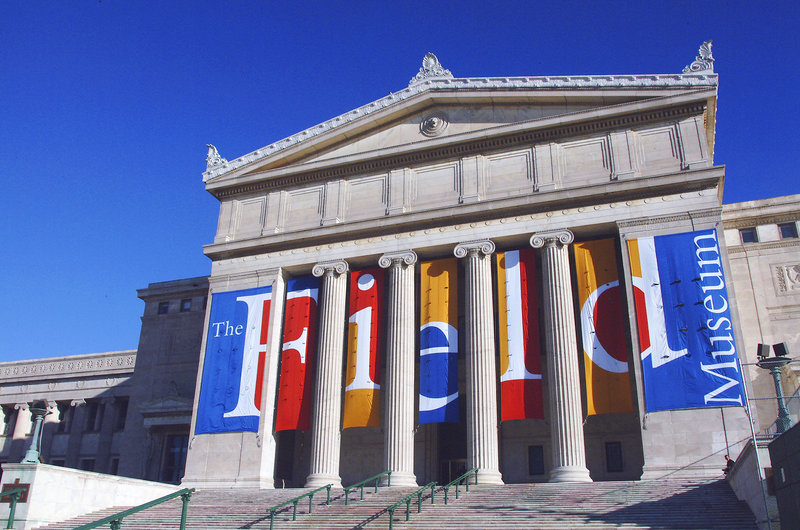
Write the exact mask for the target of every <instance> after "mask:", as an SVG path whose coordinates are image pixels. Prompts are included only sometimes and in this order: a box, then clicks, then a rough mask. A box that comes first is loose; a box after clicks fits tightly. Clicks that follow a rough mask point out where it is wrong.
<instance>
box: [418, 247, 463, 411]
mask: <svg viewBox="0 0 800 530" xmlns="http://www.w3.org/2000/svg"><path fill="white" fill-rule="evenodd" d="M457 275H458V262H457V261H456V259H455V258H449V259H442V260H437V261H426V262H423V263H422V264H421V265H420V319H419V320H420V329H419V356H420V359H419V372H420V373H419V423H420V425H422V424H423V423H440V422H458V421H459V420H458V331H457V329H456V326H457V325H458V296H457V286H458V283H457V280H458V277H457Z"/></svg>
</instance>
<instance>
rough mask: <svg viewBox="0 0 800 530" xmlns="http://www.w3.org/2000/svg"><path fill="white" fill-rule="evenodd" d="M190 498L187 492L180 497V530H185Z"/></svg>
mask: <svg viewBox="0 0 800 530" xmlns="http://www.w3.org/2000/svg"><path fill="white" fill-rule="evenodd" d="M191 498H192V492H191V491H187V492H186V493H184V494H182V495H181V501H183V506H182V507H181V530H186V515H187V514H188V512H189V501H190V500H191ZM270 522H271V521H270Z"/></svg>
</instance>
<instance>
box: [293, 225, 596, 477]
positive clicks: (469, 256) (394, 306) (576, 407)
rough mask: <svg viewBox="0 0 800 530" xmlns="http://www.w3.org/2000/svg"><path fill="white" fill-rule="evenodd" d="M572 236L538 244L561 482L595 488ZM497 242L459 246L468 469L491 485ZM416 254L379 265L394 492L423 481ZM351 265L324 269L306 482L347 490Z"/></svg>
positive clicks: (390, 257)
mask: <svg viewBox="0 0 800 530" xmlns="http://www.w3.org/2000/svg"><path fill="white" fill-rule="evenodd" d="M573 239H574V237H573V235H572V232H570V231H568V230H560V231H555V232H542V233H538V234H534V235H533V236H532V237H531V240H530V243H531V246H533V247H534V248H541V249H543V250H542V274H543V285H544V293H543V294H544V296H543V298H544V314H545V329H544V332H545V336H546V338H547V350H546V351H547V355H548V362H547V366H548V382H549V389H550V392H549V397H550V399H549V401H550V416H549V417H550V423H551V431H552V443H553V469H552V471H551V474H550V480H551V481H554V482H590V481H591V479H590V478H589V471H588V469H587V468H586V461H585V460H586V459H585V450H584V440H583V423H582V411H581V399H580V375H579V372H578V357H577V352H578V345H577V341H576V336H575V320H574V309H573V304H572V288H571V281H570V270H569V255H568V250H567V245H569V244H570V243H572V241H573ZM494 251H495V245H494V243H493V242H491V241H489V240H482V241H472V242H466V243H461V244H459V245H457V246H456V247H455V249H454V254H455V256H456V257H458V258H462V259H465V270H466V278H465V291H466V301H465V316H466V318H465V345H466V352H465V353H466V360H467V389H466V399H467V418H466V421H467V458H468V460H467V466H468V467H470V468H472V467H475V468H478V469H479V476H480V481H481V483H483V484H489V483H493V484H502V477H501V474H500V469H499V448H498V421H497V405H498V404H497V382H496V381H497V370H496V366H495V340H494V325H495V324H494V307H493V292H492V274H491V256H492V254H493V253H494ZM416 261H417V256H416V254H415V253H414V252H413V251H411V250H408V251H404V252H397V253H389V254H385V255H383V256H382V257H381V258H380V260H379V265H380V266H381V267H382V268H386V269H388V270H389V279H388V297H389V305H388V311H387V313H388V318H387V341H386V372H387V373H386V378H385V381H386V382H385V390H386V392H385V398H384V399H385V401H384V403H385V409H384V410H385V414H384V418H385V431H384V433H385V436H384V466H385V469H389V470H391V471H392V481H391V483H392V486H410V485H414V484H416V477H415V475H414V401H415V395H414V362H415V354H416V349H415V332H416V326H415V321H414V315H415V312H414V296H415V291H414V264H415V263H416ZM347 271H348V267H347V264H346V263H345V262H343V261H339V262H332V263H320V264H318V265H316V266H315V267H314V270H313V274H314V275H315V276H317V277H320V276H323V285H322V296H321V304H320V333H319V346H318V348H317V352H318V353H317V356H316V362H317V369H316V385H315V388H314V410H313V415H312V425H311V429H312V432H311V470H310V475H309V476H308V479H307V483H306V486H307V487H318V486H322V485H325V484H331V483H332V484H334V485H336V486H339V485H341V479H340V477H339V451H340V440H341V432H340V422H341V392H342V374H341V365H342V361H343V351H344V324H343V323H344V322H345V321H346V313H345V298H346V276H345V273H346V272H347Z"/></svg>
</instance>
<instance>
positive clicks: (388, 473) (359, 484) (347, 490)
mask: <svg viewBox="0 0 800 530" xmlns="http://www.w3.org/2000/svg"><path fill="white" fill-rule="evenodd" d="M384 475H386V477H387V479H386V485H387V486H391V485H392V472H391V471H382V472H380V473H378V474H377V475H375V476H373V477H369V478H365V479H364V480H362V481H361V482H356V483H355V484H353V485H351V486H347V487H346V488H344V505H345V506H347V505H348V503H349V501H350V490H354V489H356V488H358V487H360V488H361V500H362V501H363V500H364V485H365V484H366V483H367V482H371V481H373V480H374V481H375V493H378V480H379V479H380V478H381V477H382V476H384Z"/></svg>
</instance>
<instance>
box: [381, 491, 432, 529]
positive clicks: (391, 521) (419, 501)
mask: <svg viewBox="0 0 800 530" xmlns="http://www.w3.org/2000/svg"><path fill="white" fill-rule="evenodd" d="M436 486H437V484H436V482H428V483H427V484H425V485H424V486H422V487H421V488H419V489H418V490H417V491H415V492H414V493H409V494H408V495H406V496H405V497H403V498H402V499H400V500H399V501H397V502H396V503H394V504H392V505H391V506H389V507H388V508H386V511H387V512H389V530H392V528H393V524H394V511H395V510H396V509H397V508H398V507H399V506H400V505H401V504H405V505H406V521H408V518H409V516H410V512H411V501H412V500H413V499H414V497H416V498H417V513H420V512H421V511H422V495H423V494H424V493H425V490H427V489H428V488H430V490H431V504H436V502H434V498H433V495H434V492H435V490H436Z"/></svg>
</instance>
